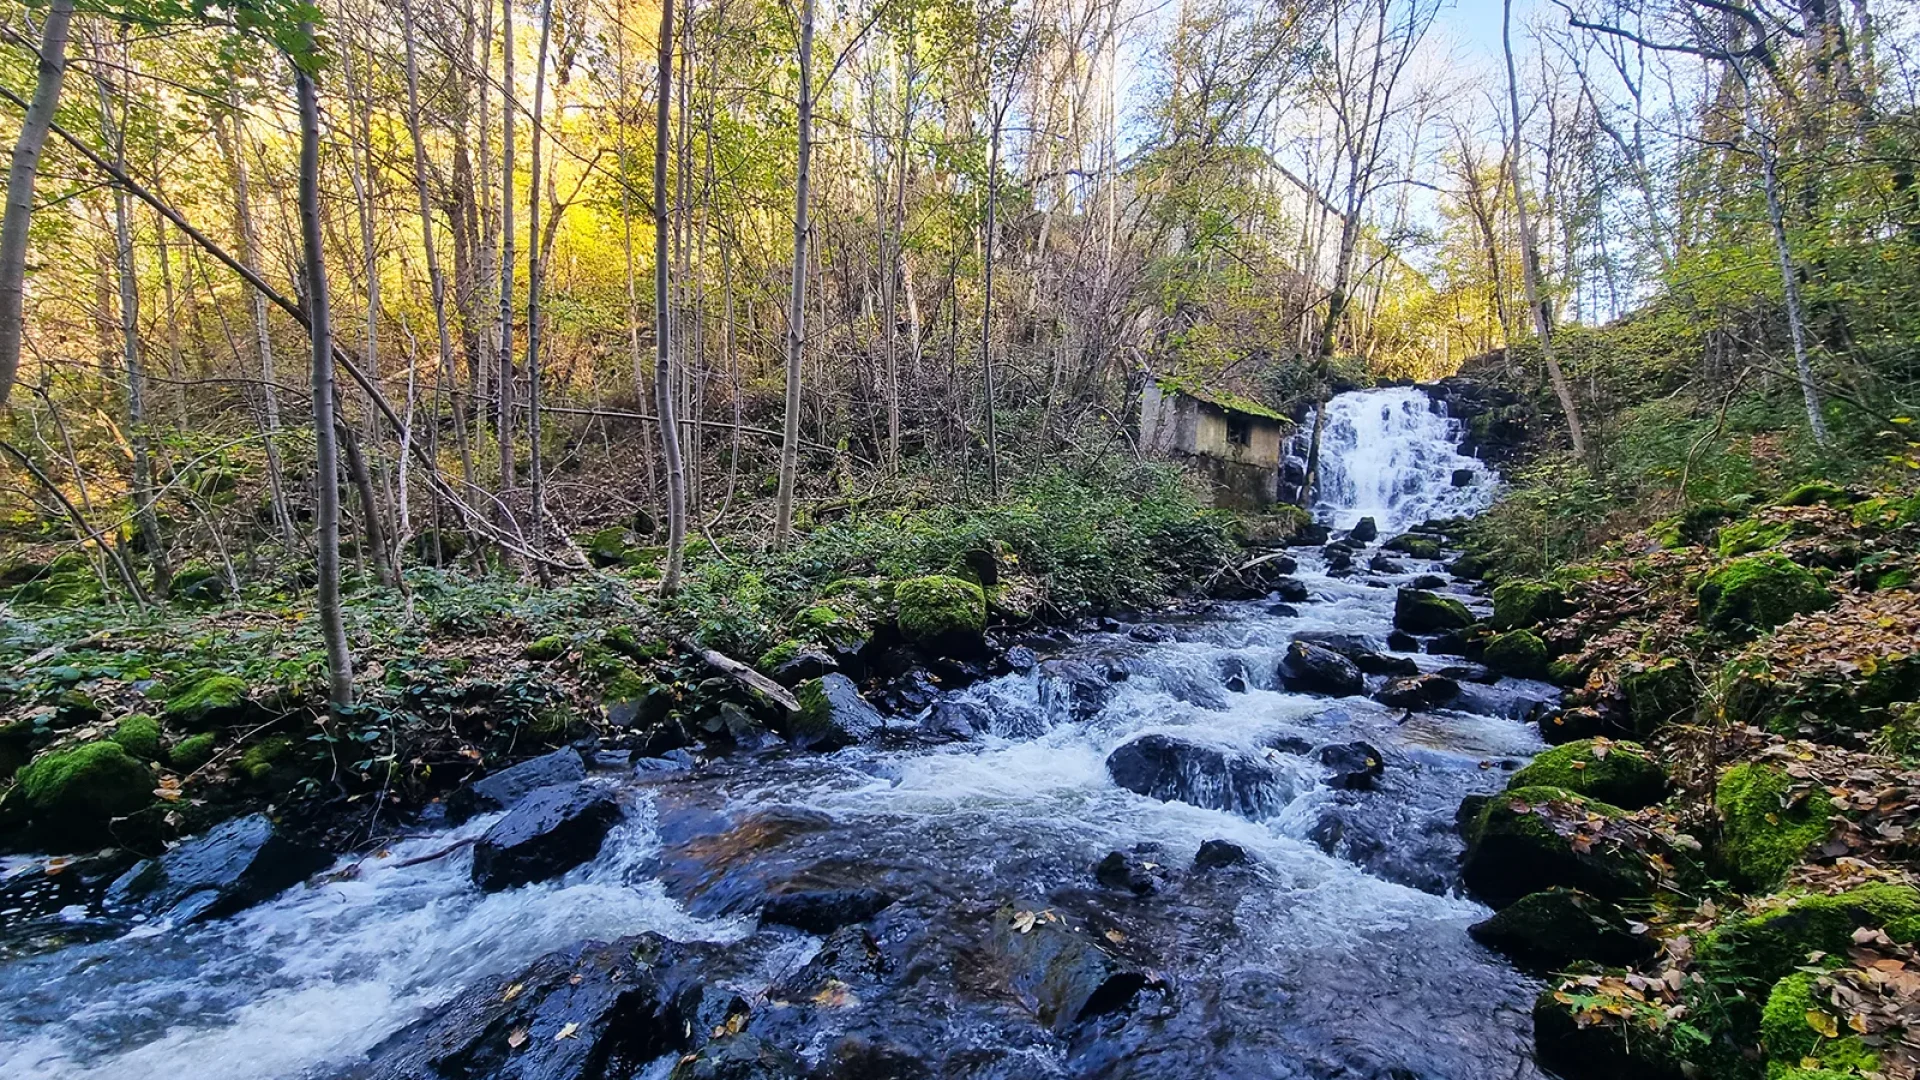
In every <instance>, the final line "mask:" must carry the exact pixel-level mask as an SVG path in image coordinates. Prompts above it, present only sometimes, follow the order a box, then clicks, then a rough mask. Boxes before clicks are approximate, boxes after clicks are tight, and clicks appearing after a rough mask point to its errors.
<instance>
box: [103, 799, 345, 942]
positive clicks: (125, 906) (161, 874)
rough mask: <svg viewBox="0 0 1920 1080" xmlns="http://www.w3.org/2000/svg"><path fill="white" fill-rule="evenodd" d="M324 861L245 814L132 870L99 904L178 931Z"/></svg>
mask: <svg viewBox="0 0 1920 1080" xmlns="http://www.w3.org/2000/svg"><path fill="white" fill-rule="evenodd" d="M331 861H332V856H331V855H330V854H329V853H328V852H327V851H325V850H324V849H322V848H320V847H317V846H315V845H313V844H309V843H305V842H302V841H299V840H295V839H293V838H292V837H290V836H288V835H287V834H286V832H285V831H284V830H283V829H281V828H280V827H279V826H278V825H275V824H274V823H273V822H272V821H271V820H270V819H268V817H267V816H266V815H265V814H249V815H247V816H246V817H242V818H235V819H234V820H232V821H229V822H227V823H225V824H223V825H220V826H217V827H216V828H214V829H212V830H210V831H208V832H206V833H203V834H201V835H199V836H196V837H194V838H193V839H191V840H187V841H185V842H184V843H182V844H180V845H179V846H177V847H175V848H174V849H173V850H171V851H169V852H167V853H166V854H165V855H162V856H160V857H159V858H158V859H148V860H146V861H145V862H142V863H140V864H139V865H138V866H135V867H134V868H133V869H131V870H129V871H127V872H126V873H125V874H124V875H122V876H121V877H120V878H119V879H118V880H116V881H115V882H114V883H113V885H112V886H110V887H109V888H108V889H107V896H106V900H107V904H108V905H109V906H110V907H114V908H118V909H121V910H123V911H128V912H133V913H139V914H143V915H146V916H148V917H151V918H165V919H167V920H168V921H170V922H172V923H173V924H174V925H176V926H181V925H185V924H187V923H194V922H201V921H203V920H207V919H220V918H225V917H226V916H228V915H231V914H233V913H234V912H236V911H240V910H242V909H244V908H247V907H251V906H253V905H254V904H257V903H259V902H260V901H262V900H266V899H269V898H271V897H273V896H275V895H276V894H278V893H279V892H280V891H281V890H282V889H285V888H287V887H288V886H291V885H294V884H297V883H299V882H301V881H303V880H305V879H306V877H307V876H308V875H309V874H312V873H314V872H316V871H318V870H320V869H322V868H324V867H325V866H326V865H327V864H328V863H329V862H331Z"/></svg>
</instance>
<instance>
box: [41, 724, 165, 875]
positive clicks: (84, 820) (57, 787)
mask: <svg viewBox="0 0 1920 1080" xmlns="http://www.w3.org/2000/svg"><path fill="white" fill-rule="evenodd" d="M153 784H154V781H153V773H152V772H151V771H150V770H149V769H148V768H147V766H146V765H144V764H142V763H141V762H140V761H138V760H137V759H135V758H134V757H132V756H131V755H129V754H128V753H127V751H126V749H125V748H124V747H122V746H121V745H120V744H119V743H117V742H111V741H105V740H102V741H100V742H90V743H81V744H80V745H78V746H70V747H66V748H64V749H59V750H48V751H45V752H43V753H41V754H40V756H38V757H36V758H34V759H33V760H32V761H30V762H28V763H27V764H26V765H25V766H24V767H23V768H21V770H20V772H19V773H18V774H16V775H15V777H14V788H13V792H12V796H13V797H15V798H18V799H20V800H21V803H22V804H23V805H24V807H25V809H26V814H27V824H28V827H29V829H30V830H31V833H32V835H33V837H34V842H35V843H36V844H38V845H40V846H41V847H44V848H45V849H47V850H49V851H56V852H69V851H81V850H84V849H87V848H92V847H99V846H100V845H102V844H105V843H108V842H110V841H111V840H112V838H113V837H112V824H113V821H114V819H115V818H121V817H125V816H127V815H129V814H132V813H134V812H136V811H139V810H143V809H145V808H146V807H147V806H149V805H151V804H152V803H153V798H154V796H153V790H154V787H153Z"/></svg>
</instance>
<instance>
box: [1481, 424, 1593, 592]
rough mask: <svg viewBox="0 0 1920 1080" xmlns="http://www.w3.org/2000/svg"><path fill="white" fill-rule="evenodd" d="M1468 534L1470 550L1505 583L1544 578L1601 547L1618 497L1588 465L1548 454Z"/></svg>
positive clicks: (1516, 477) (1521, 473)
mask: <svg viewBox="0 0 1920 1080" xmlns="http://www.w3.org/2000/svg"><path fill="white" fill-rule="evenodd" d="M1512 482H1513V488H1512V489H1511V491H1509V493H1508V494H1507V496H1506V497H1505V498H1503V499H1501V500H1500V502H1499V503H1497V504H1495V505H1494V506H1493V507H1492V508H1491V509H1490V510H1488V512H1487V513H1486V514H1484V515H1482V516H1481V517H1479V518H1477V519H1475V520H1474V523H1473V525H1472V526H1471V528H1470V529H1469V530H1468V534H1467V535H1468V550H1469V551H1471V552H1472V553H1474V554H1475V555H1477V556H1479V557H1480V558H1481V559H1482V560H1484V562H1485V565H1486V566H1487V567H1488V569H1489V571H1490V572H1491V573H1492V574H1493V575H1494V576H1497V577H1501V578H1542V577H1545V576H1547V575H1548V574H1550V573H1552V572H1553V571H1554V570H1555V569H1557V568H1558V567H1560V566H1562V565H1564V564H1566V563H1569V562H1575V561H1578V560H1580V559H1583V558H1585V557H1587V556H1588V555H1591V554H1592V553H1593V552H1594V551H1595V550H1597V549H1598V547H1599V542H1600V540H1601V536H1600V535H1599V533H1600V529H1601V527H1602V525H1603V523H1604V522H1605V521H1606V520H1607V517H1608V515H1609V514H1610V513H1611V511H1612V510H1613V508H1614V500H1613V497H1612V496H1611V495H1610V494H1609V493H1608V492H1607V491H1606V490H1605V488H1604V487H1603V486H1602V485H1601V484H1600V482H1599V481H1597V480H1595V479H1594V477H1593V474H1592V473H1590V472H1589V471H1588V470H1587V469H1586V467H1585V466H1583V465H1581V464H1579V463H1578V462H1575V461H1573V460H1572V459H1570V458H1565V457H1560V456H1557V455H1551V454H1547V455H1542V456H1541V457H1540V458H1539V459H1537V460H1536V461H1535V462H1534V463H1533V464H1531V465H1529V466H1527V467H1525V468H1523V469H1520V470H1519V471H1518V472H1516V473H1515V475H1514V476H1513V477H1512Z"/></svg>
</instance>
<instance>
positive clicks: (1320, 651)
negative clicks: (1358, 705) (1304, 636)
mask: <svg viewBox="0 0 1920 1080" xmlns="http://www.w3.org/2000/svg"><path fill="white" fill-rule="evenodd" d="M1280 681H1281V683H1282V684H1283V685H1285V686H1286V688H1287V689H1289V690H1294V691H1298V692H1301V693H1308V694H1333V695H1338V696H1345V695H1347V694H1358V693H1362V692H1364V691H1365V690H1366V688H1367V684H1366V679H1365V678H1363V677H1362V676H1361V674H1360V669H1359V668H1358V667H1356V666H1355V665H1354V663H1353V661H1351V660H1349V659H1347V658H1346V657H1344V656H1341V655H1340V654H1339V653H1337V652H1334V651H1333V650H1332V649H1327V648H1323V647H1321V646H1319V645H1315V644H1312V643H1311V642H1306V641H1299V640H1295V641H1294V642H1293V643H1292V644H1290V645H1288V646H1287V654H1286V656H1285V657H1284V658H1283V659H1282V660H1281V661H1280Z"/></svg>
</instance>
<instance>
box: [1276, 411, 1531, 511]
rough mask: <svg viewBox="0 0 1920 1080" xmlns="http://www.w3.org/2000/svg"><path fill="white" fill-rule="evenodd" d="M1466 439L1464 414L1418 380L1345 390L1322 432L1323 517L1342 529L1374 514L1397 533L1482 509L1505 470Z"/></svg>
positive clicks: (1318, 507)
mask: <svg viewBox="0 0 1920 1080" xmlns="http://www.w3.org/2000/svg"><path fill="white" fill-rule="evenodd" d="M1459 444H1460V423H1459V421H1457V420H1453V419H1450V418H1449V417H1448V416H1447V415H1446V412H1445V406H1444V405H1442V404H1440V403H1438V402H1435V401H1433V400H1432V399H1431V398H1429V397H1428V396H1427V395H1426V393H1425V392H1424V391H1421V390H1420V389H1418V388H1416V387H1391V388H1388V389H1385V390H1356V391H1353V392H1351V393H1346V394H1340V395H1338V396H1336V397H1334V398H1333V399H1332V400H1330V401H1328V402H1327V421H1326V427H1325V430H1324V431H1322V432H1321V435H1320V480H1319V484H1318V485H1317V487H1316V499H1315V503H1314V512H1315V516H1317V517H1318V518H1320V519H1321V520H1323V521H1326V522H1327V523H1329V524H1331V525H1333V526H1334V527H1335V528H1350V527H1352V526H1353V524H1354V523H1355V522H1357V521H1359V520H1360V519H1361V518H1363V517H1371V518H1373V519H1374V521H1375V522H1377V523H1378V524H1379V526H1380V531H1381V532H1382V533H1392V532H1397V531H1400V530H1404V529H1407V528H1409V527H1411V526H1413V525H1417V524H1419V523H1420V522H1422V521H1425V520H1427V519H1429V518H1436V517H1440V518H1444V517H1456V516H1460V515H1468V514H1474V513H1478V512H1479V511H1481V510H1484V509H1486V507H1487V504H1488V503H1490V502H1491V501H1492V500H1493V495H1494V491H1495V488H1496V486H1497V485H1498V482H1499V477H1498V475H1497V474H1495V473H1494V472H1493V470H1491V469H1489V468H1488V467H1487V466H1486V465H1485V464H1484V463H1483V462H1480V461H1478V460H1476V459H1474V458H1470V457H1467V456H1466V455H1464V454H1462V453H1460V449H1459ZM1469 474H1471V475H1469ZM1456 480H1460V481H1465V482H1464V483H1460V484H1456Z"/></svg>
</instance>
